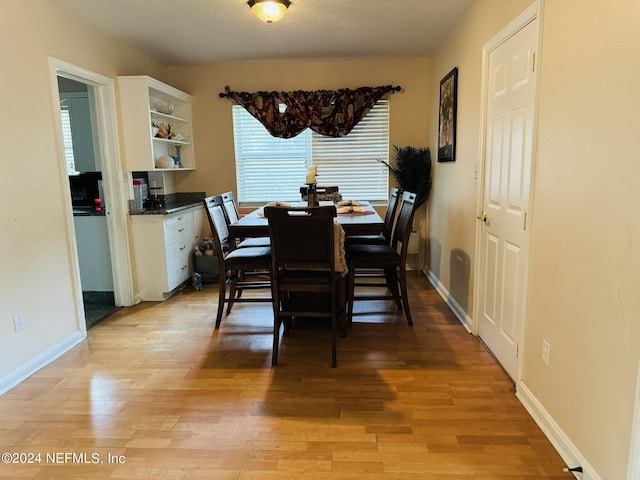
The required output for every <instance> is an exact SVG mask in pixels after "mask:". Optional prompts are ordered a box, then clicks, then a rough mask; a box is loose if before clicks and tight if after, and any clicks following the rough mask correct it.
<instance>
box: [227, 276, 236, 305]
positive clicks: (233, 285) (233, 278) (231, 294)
mask: <svg viewBox="0 0 640 480" xmlns="http://www.w3.org/2000/svg"><path fill="white" fill-rule="evenodd" d="M237 283H238V272H237V271H233V272H231V284H230V286H229V301H228V303H227V315H229V314H230V313H231V309H232V308H233V303H234V300H235V299H236V284H237Z"/></svg>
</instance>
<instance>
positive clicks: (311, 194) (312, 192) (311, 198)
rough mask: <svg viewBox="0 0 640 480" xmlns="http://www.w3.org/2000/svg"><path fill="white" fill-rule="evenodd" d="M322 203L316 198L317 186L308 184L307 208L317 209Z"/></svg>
mask: <svg viewBox="0 0 640 480" xmlns="http://www.w3.org/2000/svg"><path fill="white" fill-rule="evenodd" d="M319 205H320V203H319V202H318V200H317V196H316V184H315V183H307V206H309V207H317V206H319Z"/></svg>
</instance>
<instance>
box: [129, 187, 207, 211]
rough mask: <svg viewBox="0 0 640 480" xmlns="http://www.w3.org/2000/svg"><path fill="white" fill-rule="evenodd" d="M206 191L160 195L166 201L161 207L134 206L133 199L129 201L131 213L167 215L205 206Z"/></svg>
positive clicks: (159, 197)
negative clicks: (140, 207) (141, 207)
mask: <svg viewBox="0 0 640 480" xmlns="http://www.w3.org/2000/svg"><path fill="white" fill-rule="evenodd" d="M205 196H206V193H205V192H180V193H170V194H168V195H158V199H159V200H162V201H163V202H164V206H163V207H161V208H143V209H138V208H135V207H134V206H133V200H131V201H130V202H129V214H130V215H167V214H170V213H175V212H179V211H181V210H186V209H188V208H193V207H201V206H203V203H202V202H203V200H204V198H205Z"/></svg>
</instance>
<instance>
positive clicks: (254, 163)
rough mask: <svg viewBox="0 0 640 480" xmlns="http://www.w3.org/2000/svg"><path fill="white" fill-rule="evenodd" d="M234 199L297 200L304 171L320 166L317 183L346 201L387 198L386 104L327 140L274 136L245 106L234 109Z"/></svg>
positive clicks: (308, 135)
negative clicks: (337, 189)
mask: <svg viewBox="0 0 640 480" xmlns="http://www.w3.org/2000/svg"><path fill="white" fill-rule="evenodd" d="M233 132H234V142H235V153H236V178H237V191H238V201H239V202H241V203H264V202H268V201H273V200H284V201H296V200H300V187H301V186H302V185H304V179H305V176H306V172H307V169H308V168H309V166H310V165H311V164H316V165H318V177H317V181H318V185H326V186H333V185H337V186H338V187H340V193H341V194H342V196H343V197H344V198H348V199H358V200H387V196H388V190H389V177H388V169H387V167H386V166H384V165H382V164H381V163H379V162H378V161H376V160H377V159H380V160H384V161H388V159H389V102H388V100H379V101H378V103H377V104H376V105H375V106H374V107H373V109H372V110H371V111H370V112H369V113H368V114H367V115H366V116H365V117H364V118H363V119H362V120H361V121H360V123H358V125H356V127H355V128H354V129H353V130H352V131H351V133H349V135H347V136H345V137H341V138H331V137H325V136H322V135H318V134H316V133H313V132H312V131H311V130H308V129H307V130H305V131H304V132H303V133H301V134H300V135H298V136H297V137H294V138H291V139H282V138H275V137H272V136H271V135H270V134H269V133H268V132H267V131H266V129H265V128H264V127H263V126H262V124H261V123H260V122H259V121H258V120H256V119H255V118H253V117H252V116H251V115H250V114H249V113H248V112H247V111H246V110H245V109H244V108H242V107H240V106H238V105H234V106H233Z"/></svg>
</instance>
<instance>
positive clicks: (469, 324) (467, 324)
mask: <svg viewBox="0 0 640 480" xmlns="http://www.w3.org/2000/svg"><path fill="white" fill-rule="evenodd" d="M427 278H428V279H429V282H430V283H431V285H433V288H435V289H436V291H437V292H438V293H439V294H440V296H441V297H442V299H443V300H444V301H445V303H446V304H447V305H448V306H449V308H450V309H451V311H452V312H453V314H454V315H455V316H456V318H457V319H458V320H459V321H460V323H461V324H462V325H463V326H464V328H466V329H467V331H468V332H469V333H471V332H472V331H473V321H472V320H471V317H470V316H469V315H468V314H467V312H465V311H464V309H463V308H462V307H461V306H460V304H459V303H458V302H456V301H455V299H454V298H453V297H452V296H451V294H450V293H449V291H448V290H447V289H446V288H445V287H444V285H442V283H440V279H439V278H438V277H436V275H435V274H434V273H433V272H432V271H431V270H427Z"/></svg>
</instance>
